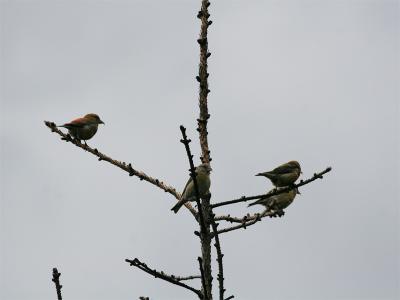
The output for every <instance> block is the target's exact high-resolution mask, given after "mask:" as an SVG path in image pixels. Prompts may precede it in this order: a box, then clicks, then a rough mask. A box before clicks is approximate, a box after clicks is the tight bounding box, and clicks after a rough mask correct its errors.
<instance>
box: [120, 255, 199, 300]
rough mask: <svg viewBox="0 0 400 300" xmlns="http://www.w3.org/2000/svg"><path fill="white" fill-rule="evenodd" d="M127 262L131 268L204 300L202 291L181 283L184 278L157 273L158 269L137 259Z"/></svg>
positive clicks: (161, 272)
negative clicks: (190, 292) (188, 291)
mask: <svg viewBox="0 0 400 300" xmlns="http://www.w3.org/2000/svg"><path fill="white" fill-rule="evenodd" d="M125 261H126V262H127V263H129V264H130V265H131V266H133V267H136V268H138V269H140V270H142V271H144V272H146V273H147V274H150V275H153V276H154V277H155V278H160V279H162V280H165V281H168V282H170V283H172V284H175V285H178V286H180V287H183V288H185V289H188V290H190V291H192V292H194V293H195V294H196V295H197V296H198V297H199V298H200V299H202V297H203V294H202V292H201V291H200V290H198V289H195V288H194V287H191V286H189V285H187V284H185V283H183V282H181V281H183V279H182V277H179V276H174V275H167V274H165V273H164V272H163V271H157V270H156V269H151V268H149V267H148V266H147V264H145V263H143V262H141V261H140V260H139V259H137V258H135V259H133V260H130V259H125ZM191 277H192V278H190V279H193V278H199V276H195V277H194V276H191ZM187 279H189V278H188V277H186V280H187Z"/></svg>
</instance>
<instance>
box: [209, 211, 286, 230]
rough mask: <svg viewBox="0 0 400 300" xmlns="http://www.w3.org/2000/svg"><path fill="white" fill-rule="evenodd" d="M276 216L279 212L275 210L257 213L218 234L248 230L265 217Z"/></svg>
mask: <svg viewBox="0 0 400 300" xmlns="http://www.w3.org/2000/svg"><path fill="white" fill-rule="evenodd" d="M281 215H283V214H282V212H281ZM274 216H277V212H276V211H274V210H265V211H264V212H263V213H261V214H259V213H256V214H254V215H253V216H249V217H247V216H245V217H243V218H242V222H241V224H239V225H235V226H231V227H227V228H224V229H221V230H218V231H217V234H221V233H226V232H229V231H233V230H237V229H241V228H243V229H246V228H247V227H249V226H251V225H254V224H255V223H257V222H260V221H261V220H262V219H263V218H264V217H274Z"/></svg>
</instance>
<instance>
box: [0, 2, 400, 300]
mask: <svg viewBox="0 0 400 300" xmlns="http://www.w3.org/2000/svg"><path fill="white" fill-rule="evenodd" d="M199 3H200V1H194V0H190V1H188V0H186V1H184V0H182V1H172V0H170V1H166V0H162V1H161V0H160V1H144V0H143V1H4V0H3V1H1V18H0V19H1V55H2V56H1V76H2V77H1V131H0V133H1V169H0V170H1V178H0V179H1V231H0V233H1V239H0V241H1V266H0V270H1V286H0V298H1V299H2V300H3V299H4V300H14V299H15V300H22V299H29V300H32V299H34V300H36V299H38V300H39V299H41V300H42V299H55V298H56V294H55V289H54V286H53V283H52V282H51V280H50V277H51V269H52V268H53V267H55V266H57V267H58V268H59V270H60V271H61V272H62V277H61V279H62V284H63V285H64V289H63V294H64V297H65V299H74V300H75V299H76V300H86V299H88V300H91V299H96V300H97V299H105V300H112V299H117V300H119V299H121V300H125V299H126V300H128V299H137V298H138V296H140V295H146V296H149V297H150V298H151V299H160V300H162V299H171V300H172V299H194V295H193V294H191V293H190V292H188V291H186V290H183V289H181V288H179V287H175V286H171V285H170V284H168V283H165V282H163V281H160V280H155V279H154V278H152V277H150V276H149V275H147V274H145V273H143V272H141V271H139V270H137V269H133V268H131V267H129V266H128V265H127V264H126V263H125V262H124V259H125V258H133V257H139V258H142V259H143V260H144V261H146V262H147V263H148V264H150V265H151V266H157V267H158V268H161V269H163V270H165V271H168V272H173V273H176V274H182V275H184V274H192V273H197V272H198V270H197V263H196V257H197V256H198V255H199V241H198V239H197V238H196V237H195V236H194V235H193V231H194V230H195V229H196V227H195V226H194V222H193V220H192V217H191V215H190V214H189V213H188V212H187V211H185V210H182V211H181V212H180V213H179V214H178V215H174V214H173V213H172V212H171V211H170V207H171V206H172V205H173V204H174V203H175V202H174V201H175V200H174V199H173V198H172V197H171V196H169V195H168V194H165V193H164V192H162V191H161V190H159V189H157V188H154V187H153V186H151V185H149V184H147V183H145V182H140V181H139V180H138V179H137V178H131V177H129V176H127V174H126V173H124V172H122V171H120V170H119V169H117V168H115V167H113V166H111V165H109V164H107V163H105V162H98V161H97V160H96V159H95V158H94V157H93V156H92V155H89V154H87V153H85V152H84V151H82V150H80V149H78V148H76V147H74V146H72V145H71V144H66V143H64V142H62V141H60V140H59V138H58V136H57V135H54V134H52V133H51V132H50V131H49V130H48V129H47V128H46V127H44V124H43V120H51V121H55V122H57V123H62V122H64V121H68V120H70V119H71V118H73V117H77V116H80V115H83V114H85V113H88V112H96V113H98V114H99V115H100V116H101V117H102V118H103V119H104V121H105V122H106V126H104V127H101V128H100V130H99V132H98V134H97V135H96V136H95V138H93V140H91V141H90V145H92V146H95V147H98V148H99V149H100V150H102V151H104V152H105V153H107V154H109V155H111V156H112V157H114V158H116V159H121V160H126V161H130V162H132V164H133V166H134V167H135V168H138V169H139V170H143V171H145V172H146V173H148V174H150V175H153V176H156V177H158V178H160V179H162V180H165V181H166V182H168V183H170V184H172V185H174V186H176V187H177V188H178V189H179V190H181V189H182V188H183V186H184V184H185V182H186V179H187V177H188V172H187V169H188V162H187V158H186V155H185V152H184V148H183V146H182V145H181V144H180V143H179V139H180V132H179V125H180V124H184V125H186V126H187V127H188V134H189V136H190V137H191V138H193V139H194V140H195V141H196V142H195V143H193V144H192V147H193V151H194V152H195V154H196V155H197V154H198V153H199V146H198V143H197V132H196V130H195V126H196V123H195V119H196V117H197V115H198V107H197V97H198V96H197V95H198V84H197V83H196V81H195V79H194V77H195V76H196V74H197V64H198V53H199V49H198V45H197V43H196V38H197V36H198V32H199V21H198V20H197V19H196V18H195V16H196V13H197V11H198V8H199ZM210 12H211V16H212V17H211V19H212V20H213V21H214V23H213V25H212V27H211V28H210V34H209V42H210V50H211V52H212V56H211V58H210V60H209V66H210V68H209V71H210V73H211V75H210V78H209V79H210V89H211V94H210V97H209V109H210V113H211V120H210V122H209V132H210V135H209V141H210V148H211V155H212V157H213V168H214V172H213V174H212V180H213V183H212V194H213V201H222V200H228V199H231V198H235V197H237V196H241V195H243V194H247V195H253V194H259V193H262V192H264V191H266V190H267V189H269V188H270V183H267V182H266V181H265V180H264V179H263V178H258V177H254V174H255V173H257V172H260V171H265V170H268V169H271V168H273V167H274V166H276V165H278V164H280V163H283V162H286V161H288V160H290V159H297V160H299V161H300V162H301V164H302V167H303V171H304V177H305V178H306V177H309V176H311V175H312V174H313V172H315V171H319V170H322V169H324V168H325V167H326V166H328V165H332V166H333V168H334V171H333V172H332V173H330V174H329V175H327V176H326V177H325V178H324V180H322V181H317V182H315V183H313V184H311V185H308V186H306V187H304V188H302V189H301V192H302V195H301V196H299V197H298V198H297V199H296V201H295V203H294V204H293V205H292V206H291V207H290V208H289V209H288V210H287V214H286V216H285V217H284V218H282V219H266V220H264V221H263V222H261V223H259V224H257V225H256V226H253V227H251V228H249V229H248V230H246V231H239V232H234V233H228V234H226V235H224V236H222V238H221V239H222V243H223V250H224V252H225V254H226V256H225V261H224V262H225V272H226V288H227V289H228V293H227V296H229V295H230V294H232V293H233V294H234V295H235V296H236V299H294V300H297V299H316V300H317V299H318V300H319V299H343V300H344V299H399V296H400V293H399V284H400V274H399V272H400V271H399V269H400V263H399V253H400V247H399V240H400V238H399V226H400V224H399V120H398V118H399V104H398V101H399V88H398V84H399V80H398V78H399V75H400V72H399V68H400V67H399V65H400V64H399V17H400V14H399V2H398V1H334V0H331V1H249V0H246V1H227V0H225V1H223V0H218V1H212V5H211V7H210ZM197 157H198V156H197ZM196 162H198V159H197V160H196ZM228 209H229V210H228ZM228 209H225V208H224V209H218V211H217V212H221V213H222V212H229V213H232V214H237V215H243V214H244V213H246V212H248V211H250V212H256V211H257V208H256V207H255V208H251V209H247V208H246V206H245V205H244V204H238V205H235V206H232V207H230V208H228ZM215 269H216V268H215V267H214V270H215ZM215 277H216V276H215ZM193 284H196V285H197V286H198V285H199V284H198V283H196V282H193ZM215 285H216V283H215Z"/></svg>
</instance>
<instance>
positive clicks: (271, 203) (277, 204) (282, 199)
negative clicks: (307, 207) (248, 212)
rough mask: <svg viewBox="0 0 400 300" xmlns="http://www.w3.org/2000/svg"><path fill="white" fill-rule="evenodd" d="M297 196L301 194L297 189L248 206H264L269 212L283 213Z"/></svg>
mask: <svg viewBox="0 0 400 300" xmlns="http://www.w3.org/2000/svg"><path fill="white" fill-rule="evenodd" d="M297 194H300V192H299V190H298V189H297V188H294V189H291V190H289V191H287V192H284V193H280V194H277V195H274V196H271V197H268V198H262V199H259V200H257V201H255V202H253V203H250V204H249V205H248V206H253V205H257V204H260V205H264V206H265V208H266V209H267V210H274V211H282V210H283V209H285V208H286V207H288V206H289V205H290V204H291V203H292V202H293V200H294V198H295V197H296V195H297Z"/></svg>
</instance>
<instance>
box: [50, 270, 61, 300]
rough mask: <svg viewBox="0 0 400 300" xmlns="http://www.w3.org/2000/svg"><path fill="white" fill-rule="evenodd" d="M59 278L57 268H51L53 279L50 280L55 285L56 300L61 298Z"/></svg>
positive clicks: (59, 274)
mask: <svg viewBox="0 0 400 300" xmlns="http://www.w3.org/2000/svg"><path fill="white" fill-rule="evenodd" d="M60 276H61V273H59V272H58V270H57V268H53V279H52V281H53V282H54V284H55V285H56V290H57V299H58V300H62V296H61V289H62V285H61V284H60Z"/></svg>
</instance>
